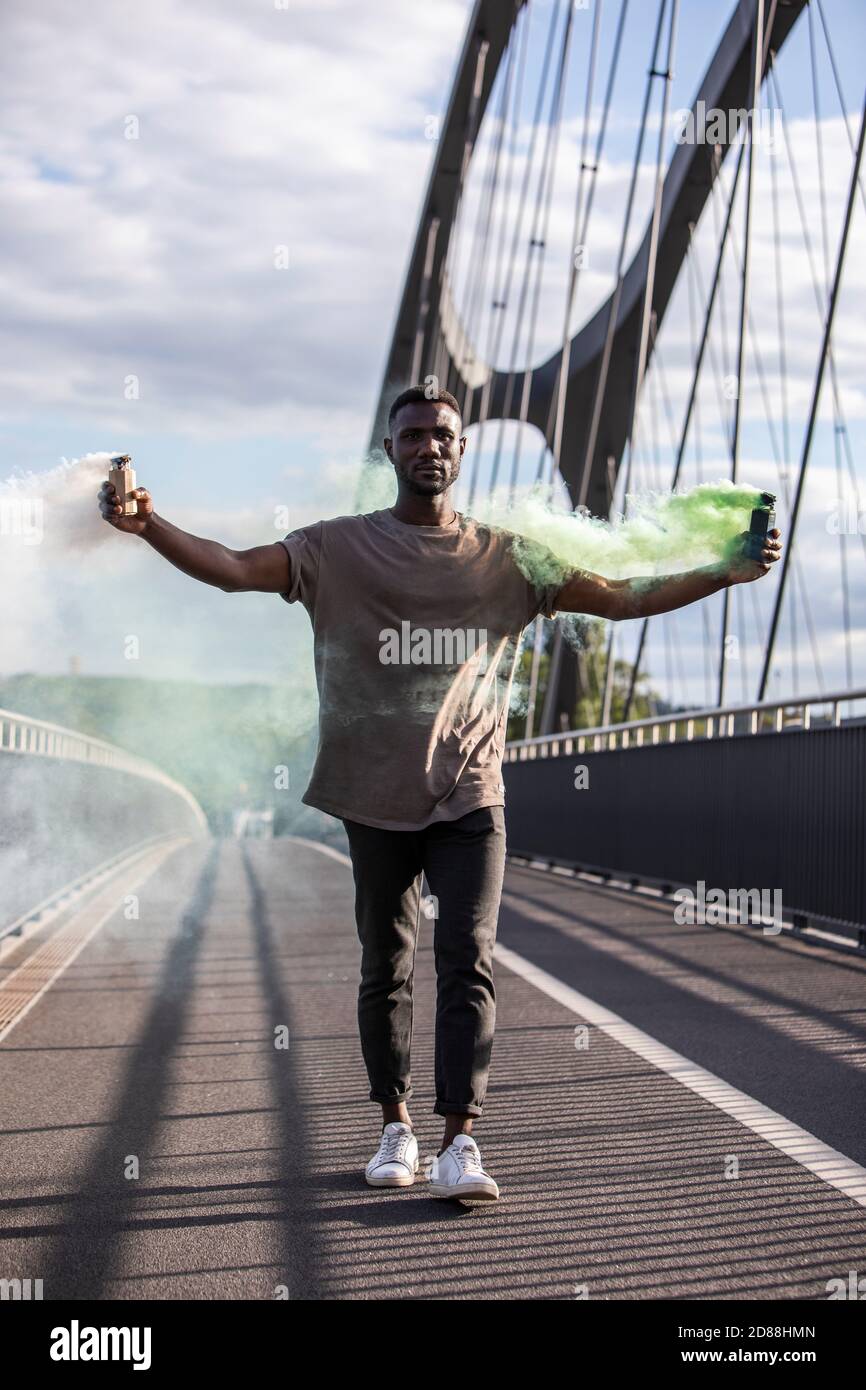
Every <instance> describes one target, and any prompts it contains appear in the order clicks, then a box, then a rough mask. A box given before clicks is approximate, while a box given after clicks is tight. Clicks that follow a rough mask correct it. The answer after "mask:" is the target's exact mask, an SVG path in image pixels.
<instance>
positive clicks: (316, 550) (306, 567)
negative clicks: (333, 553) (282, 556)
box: [279, 521, 322, 608]
mask: <svg viewBox="0 0 866 1390" xmlns="http://www.w3.org/2000/svg"><path fill="white" fill-rule="evenodd" d="M279 544H280V545H282V546H284V547H285V550H286V554H287V555H288V557H289V587H288V589H286V591H285V592H284V593H281V594H280V598H283V599H285V601H286V603H296V602H297V601H298V599H300V601H301V603H302V604H303V605H304V607H305V608H311V607H312V606H313V603H314V602H315V598H316V585H317V583H318V579H319V563H320V561H321V557H322V523H321V521H316V522H314V523H313V524H312V526H301V527H299V528H298V530H297V531H290V532H289V534H288V535H287V536H285V537H284V538H283V539H282V540H281V541H280V542H279Z"/></svg>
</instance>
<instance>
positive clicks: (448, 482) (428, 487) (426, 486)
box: [396, 463, 460, 497]
mask: <svg viewBox="0 0 866 1390" xmlns="http://www.w3.org/2000/svg"><path fill="white" fill-rule="evenodd" d="M396 471H397V477H398V478H399V479H400V481H401V482H402V483H403V484H404V486H405V487H406V488H407V489H408V491H409V492H411V493H414V495H415V496H416V497H437V496H438V495H439V494H440V493H442V492H447V491H448V489H449V488H450V487H452V486H453V484H454V483H455V482H456V481H457V478H458V477H459V475H460V464H459V463H458V464H446V465H445V473H444V475H443V476H442V477H441V478H418V477H415V476H414V474H413V473H412V472H411V471H410V470H408V469H403V468H400V467H398V468H397V470H396Z"/></svg>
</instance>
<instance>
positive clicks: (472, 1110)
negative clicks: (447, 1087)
mask: <svg viewBox="0 0 866 1390" xmlns="http://www.w3.org/2000/svg"><path fill="white" fill-rule="evenodd" d="M433 1114H434V1115H469V1116H471V1118H472V1119H473V1120H477V1119H479V1118H480V1116H481V1106H480V1105H475V1104H474V1103H473V1102H472V1101H470V1102H469V1103H468V1104H465V1105H451V1104H450V1103H449V1102H448V1101H447V1100H437V1102H436V1104H435V1105H434V1106H433Z"/></svg>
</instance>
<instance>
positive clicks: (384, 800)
mask: <svg viewBox="0 0 866 1390" xmlns="http://www.w3.org/2000/svg"><path fill="white" fill-rule="evenodd" d="M389 430H390V435H389V437H388V438H387V439H386V440H385V441H384V444H385V450H386V452H387V454H388V457H389V459H390V460H391V463H392V464H393V466H394V471H395V473H396V475H397V487H398V495H397V501H396V503H395V504H394V506H393V507H388V508H384V509H382V510H379V511H374V512H370V513H367V514H365V515H360V516H340V517H335V518H333V519H331V520H328V521H318V522H315V523H314V524H313V525H310V526H304V527H301V528H300V529H298V530H296V531H293V532H291V533H290V534H289V535H288V536H286V537H285V539H284V540H282V541H276V542H274V543H273V544H271V545H262V546H255V547H253V548H252V549H251V550H242V551H235V550H229V549H227V548H226V547H225V546H223V545H220V544H219V543H218V542H216V541H210V540H203V539H200V538H199V537H196V536H191V535H189V534H187V533H186V532H184V531H181V530H179V529H178V528H177V527H175V526H172V525H171V523H170V522H167V521H165V520H164V519H163V518H162V517H160V516H158V515H157V514H156V512H154V510H153V503H152V500H151V497H150V494H149V493H148V492H147V491H146V489H144V488H139V489H138V490H137V491H136V493H135V496H136V497H137V499H138V511H139V514H138V516H137V517H122V516H120V515H119V512H120V508H119V505H118V503H117V501H116V497H115V494H114V490H113V488H111V486H110V485H109V484H108V483H106V484H104V485H103V487H102V489H101V491H100V493H99V499H100V507H101V511H102V515H103V516H104V517H105V518H106V520H107V521H109V522H111V524H112V525H114V526H116V527H117V528H118V529H119V530H123V531H129V532H132V533H133V534H137V535H140V536H143V537H144V539H145V540H146V541H148V543H149V544H150V545H151V546H152V547H153V548H154V550H157V551H158V552H159V553H160V554H161V555H163V556H165V558H166V559H167V560H169V561H171V563H172V564H174V565H175V566H177V568H178V569H180V570H182V571H183V572H184V573H185V574H189V575H191V576H192V577H193V578H195V579H199V580H201V581H203V582H204V583H206V584H214V585H217V586H218V587H219V588H221V589H223V590H224V591H225V592H226V593H239V592H249V591H258V592H265V593H278V594H280V595H281V596H282V598H284V599H285V600H286V602H288V603H294V602H296V601H297V600H300V601H301V603H303V605H304V607H305V608H306V609H307V612H308V613H309V615H310V619H311V622H312V624H313V632H314V652H315V666H316V680H317V685H318V690H319V747H318V753H317V757H316V763H315V767H314V769H313V774H312V778H311V780H310V785H309V787H308V788H307V790H306V792H305V794H304V796H303V801H304V802H305V803H306V804H307V805H310V806H315V807H318V808H319V809H320V810H322V811H325V812H327V813H328V814H329V815H332V816H335V817H337V818H339V819H340V820H341V821H342V822H343V825H344V827H345V830H346V834H347V837H348V841H349V849H350V854H351V860H352V869H353V877H354V883H355V915H356V922H357V928H358V935H359V938H360V941H361V946H362V960H361V981H360V988H359V994H358V1023H359V1031H360V1037H361V1048H362V1052H363V1055H364V1061H365V1064H366V1067H367V1073H368V1076H369V1080H370V1099H371V1100H372V1101H375V1102H376V1103H377V1104H379V1105H381V1107H382V1120H383V1125H382V1135H381V1140H380V1145H379V1149H378V1151H377V1153H376V1154H375V1155H374V1157H373V1158H372V1159H371V1160H370V1162H369V1163H368V1164H367V1167H366V1173H365V1175H366V1179H367V1182H368V1183H370V1184H371V1185H372V1186H376V1187H403V1186H409V1185H411V1184H412V1183H413V1182H414V1179H415V1174H416V1172H417V1170H418V1143H417V1140H416V1138H415V1134H414V1131H413V1128H412V1122H411V1119H410V1115H409V1110H408V1106H407V1102H408V1100H409V1098H410V1096H411V1094H412V1087H411V1082H410V1051H411V1042H412V987H413V969H414V958H415V947H416V942H417V936H418V926H419V919H420V914H421V911H422V908H423V910H424V911H425V912H426V913H428V914H429V915H431V916H433V917H434V918H435V926H434V959H435V965H436V977H437V994H436V1034H435V1083H436V1103H435V1105H434V1107H433V1108H434V1113H436V1114H438V1115H442V1116H443V1117H444V1120H445V1132H444V1135H443V1139H442V1147H441V1149H440V1150H439V1152H438V1154H437V1155H436V1157H435V1158H434V1160H433V1164H432V1169H431V1173H430V1187H429V1189H428V1190H429V1191H430V1193H431V1194H432V1195H434V1196H437V1197H446V1198H447V1197H457V1198H458V1199H460V1200H464V1201H465V1200H470V1201H489V1200H495V1199H496V1198H497V1197H498V1196H499V1189H498V1187H497V1184H496V1182H495V1180H494V1179H493V1178H492V1177H491V1176H490V1174H488V1173H486V1172H485V1170H484V1168H483V1165H482V1163H481V1155H480V1152H479V1150H478V1146H477V1144H476V1142H475V1140H474V1139H473V1138H472V1125H473V1121H474V1120H476V1119H477V1118H478V1117H479V1116H480V1115H481V1113H482V1107H483V1103H484V1098H485V1094H486V1090H487V1078H488V1072H489V1067H490V1060H491V1051H492V1045H493V1030H494V1018H495V990H494V984H493V971H492V966H493V948H494V944H495V938H496V926H497V917H498V911H499V901H500V894H501V890H502V880H503V873H504V865H505V823H504V804H505V799H504V791H505V788H504V785H503V783H502V772H501V765H502V753H503V747H504V742H505V729H506V722H507V717H508V702H509V692H510V688H511V681H512V676H513V672H514V667H515V664H516V661H517V656H518V653H519V646H520V637H521V633H522V631H523V629H524V628H525V627H526V626H527V624H528V623H530V622H531V621H532V620H533V618H535V616H536V615H537V614H539V613H544V614H545V615H546V616H547V617H553V615H554V614H555V613H556V612H557V611H562V612H576V613H586V614H593V615H596V616H598V617H602V618H611V619H613V620H621V619H624V618H644V617H649V616H651V615H652V614H656V613H665V612H668V611H670V610H671V609H674V608H681V607H683V606H684V605H685V604H689V603H694V602H695V601H696V600H698V599H702V598H705V597H706V596H707V595H709V594H713V593H716V592H717V591H718V590H719V589H722V588H724V587H725V586H727V585H731V584H737V583H744V582H748V581H749V580H753V579H757V578H759V577H760V576H762V575H764V574H766V573H768V571H769V569H770V566H771V565H772V564H773V563H774V562H775V561H776V560H778V558H779V552H780V549H781V547H780V543H779V539H778V537H779V535H780V532H779V531H778V530H774V531H772V532H771V533H770V535H769V537H768V539H767V542H766V545H765V548H764V550H763V556H762V561H761V562H760V563H759V562H756V561H752V560H746V559H742V558H741V559H738V560H736V561H734V562H731V563H729V564H718V565H710V566H707V567H705V568H703V569H696V570H692V571H690V572H689V573H687V574H679V575H674V576H666V577H663V578H657V579H652V580H646V579H642V580H641V581H640V582H636V581H632V580H629V579H621V580H609V579H604V578H603V577H602V576H600V575H597V574H592V573H589V572H586V571H581V570H578V571H572V570H568V569H566V568H565V567H560V573H561V578H560V579H559V580H558V581H557V582H555V583H552V584H549V585H548V586H547V587H541V588H539V587H537V586H536V585H535V584H534V583H533V582H532V580H531V579H530V578H528V577H526V575H525V574H524V572H523V570H522V569H521V567H520V566H519V565H518V563H517V559H516V558H515V555H514V554H513V553H512V537H510V536H509V535H508V533H506V532H504V531H502V530H497V529H491V528H489V527H486V526H483V525H481V524H480V523H478V522H475V521H473V520H472V519H471V518H469V517H467V516H464V515H462V514H461V513H459V512H456V511H455V509H454V507H453V505H452V502H451V488H452V486H453V484H454V482H455V481H456V479H457V477H458V475H459V472H460V462H461V459H462V457H463V453H464V450H465V448H466V438H465V436H463V435H461V417H460V409H459V406H458V403H457V401H456V400H455V398H454V397H453V396H452V395H450V394H449V393H448V392H446V391H440V392H439V393H438V394H437V395H435V396H433V397H432V398H431V397H430V396H429V395H428V392H427V391H426V389H425V388H424V387H421V386H416V387H411V388H410V389H409V390H407V391H404V392H403V393H402V394H401V395H400V396H398V397H397V399H396V400H395V401H394V403H393V405H392V406H391V411H390V414H389ZM550 558H551V559H552V557H550ZM553 572H554V573H555V572H556V567H555V566H554V570H553ZM422 876H426V879H427V882H428V884H429V886H430V888H431V890H432V895H431V898H430V899H427V900H425V901H424V903H423V904H422V899H421V886H422V881H423V879H422Z"/></svg>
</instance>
